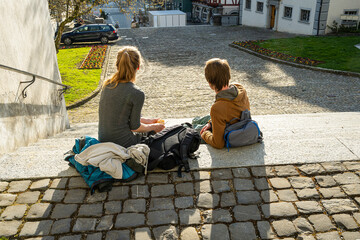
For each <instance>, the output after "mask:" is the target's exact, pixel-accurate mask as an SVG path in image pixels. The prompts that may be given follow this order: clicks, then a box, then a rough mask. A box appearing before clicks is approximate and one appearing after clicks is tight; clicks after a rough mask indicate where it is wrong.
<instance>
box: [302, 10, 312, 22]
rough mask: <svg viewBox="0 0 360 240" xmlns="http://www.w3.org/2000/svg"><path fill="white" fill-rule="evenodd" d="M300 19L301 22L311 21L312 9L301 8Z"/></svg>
mask: <svg viewBox="0 0 360 240" xmlns="http://www.w3.org/2000/svg"><path fill="white" fill-rule="evenodd" d="M300 21H301V22H309V21H310V10H305V9H301V12H300Z"/></svg>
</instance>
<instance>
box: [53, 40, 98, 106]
mask: <svg viewBox="0 0 360 240" xmlns="http://www.w3.org/2000/svg"><path fill="white" fill-rule="evenodd" d="M90 49H91V48H90V47H84V48H71V49H61V50H59V53H58V54H57V58H58V64H59V70H60V74H61V79H62V82H63V84H66V85H69V86H71V87H72V88H71V89H69V90H67V91H66V93H65V94H64V97H65V102H66V105H69V104H72V103H74V102H76V101H78V100H81V99H83V98H84V97H86V96H89V95H90V94H91V92H93V91H94V90H95V89H96V88H97V86H98V84H99V80H100V74H101V69H78V67H79V66H80V65H81V63H82V61H83V60H84V58H85V57H86V55H87V54H88V52H89V50H90Z"/></svg>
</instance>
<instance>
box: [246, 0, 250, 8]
mask: <svg viewBox="0 0 360 240" xmlns="http://www.w3.org/2000/svg"><path fill="white" fill-rule="evenodd" d="M245 9H247V10H250V9H251V0H246V2H245Z"/></svg>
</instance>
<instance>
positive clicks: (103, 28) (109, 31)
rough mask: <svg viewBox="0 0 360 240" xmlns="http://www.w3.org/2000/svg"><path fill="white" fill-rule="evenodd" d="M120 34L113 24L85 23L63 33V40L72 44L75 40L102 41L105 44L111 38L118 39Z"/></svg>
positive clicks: (67, 43)
mask: <svg viewBox="0 0 360 240" xmlns="http://www.w3.org/2000/svg"><path fill="white" fill-rule="evenodd" d="M118 38H119V36H118V35H117V30H116V29H115V28H114V26H113V25H111V24H85V25H81V26H80V27H77V28H74V29H73V30H72V31H70V32H66V33H63V35H62V36H61V42H62V43H64V44H65V45H70V44H71V43H73V42H94V41H100V42H101V43H103V44H105V43H108V41H109V40H116V39H118Z"/></svg>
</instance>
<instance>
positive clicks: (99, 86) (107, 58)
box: [66, 45, 112, 110]
mask: <svg viewBox="0 0 360 240" xmlns="http://www.w3.org/2000/svg"><path fill="white" fill-rule="evenodd" d="M111 47H112V46H111V45H108V48H107V51H106V54H105V60H104V64H103V66H104V67H103V70H102V71H101V75H100V81H99V84H98V86H97V88H96V89H95V90H94V91H93V92H92V93H91V95H90V96H87V97H85V98H83V99H81V100H79V101H77V102H75V103H73V104H70V105H68V106H66V110H70V109H74V108H77V107H80V106H81V105H83V104H85V103H87V102H88V101H90V100H91V99H93V98H94V97H96V95H98V93H99V92H100V91H101V89H102V84H103V82H104V80H105V76H106V72H107V68H108V63H109V55H110V51H111Z"/></svg>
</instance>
